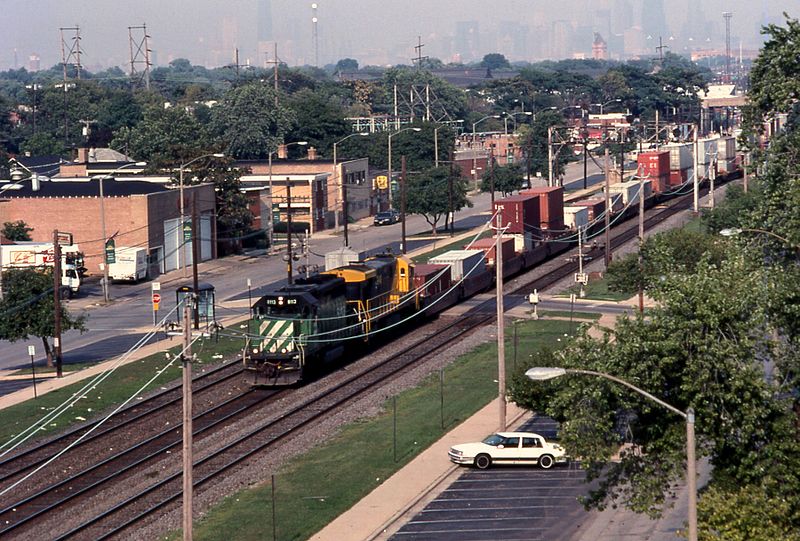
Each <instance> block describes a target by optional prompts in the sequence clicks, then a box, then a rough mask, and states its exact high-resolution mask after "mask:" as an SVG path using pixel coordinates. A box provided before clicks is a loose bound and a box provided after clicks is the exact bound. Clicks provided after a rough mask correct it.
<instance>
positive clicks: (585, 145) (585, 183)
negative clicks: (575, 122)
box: [529, 134, 589, 190]
mask: <svg viewBox="0 0 800 541" xmlns="http://www.w3.org/2000/svg"><path fill="white" fill-rule="evenodd" d="M588 172H589V138H588V137H587V134H584V136H583V189H584V190H585V189H586V188H588V187H589V182H588V176H589V175H588ZM529 186H530V184H529Z"/></svg>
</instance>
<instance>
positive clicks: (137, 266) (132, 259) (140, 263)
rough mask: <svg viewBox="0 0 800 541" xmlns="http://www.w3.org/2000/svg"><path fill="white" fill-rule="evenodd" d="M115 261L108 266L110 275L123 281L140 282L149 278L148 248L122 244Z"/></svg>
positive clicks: (112, 278)
mask: <svg viewBox="0 0 800 541" xmlns="http://www.w3.org/2000/svg"><path fill="white" fill-rule="evenodd" d="M114 252H115V259H116V260H115V261H114V263H111V264H110V265H109V266H108V277H109V279H111V280H118V281H121V282H123V281H124V282H138V281H139V280H144V279H145V278H147V270H148V269H147V250H146V249H145V248H127V247H125V246H120V247H119V248H117V249H116V250H115V251H114Z"/></svg>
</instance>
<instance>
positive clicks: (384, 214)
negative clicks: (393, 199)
mask: <svg viewBox="0 0 800 541" xmlns="http://www.w3.org/2000/svg"><path fill="white" fill-rule="evenodd" d="M391 217H392V213H391V212H389V211H385V212H379V213H378V218H391Z"/></svg>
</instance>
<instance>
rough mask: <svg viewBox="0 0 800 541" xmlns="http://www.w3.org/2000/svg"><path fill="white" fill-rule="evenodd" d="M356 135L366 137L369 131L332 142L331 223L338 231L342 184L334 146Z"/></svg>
mask: <svg viewBox="0 0 800 541" xmlns="http://www.w3.org/2000/svg"><path fill="white" fill-rule="evenodd" d="M356 135H358V136H359V137H366V136H368V135H369V133H368V132H365V131H362V132H356V133H351V134H350V135H348V136H346V137H344V138H343V139H339V140H338V141H336V142H335V143H333V186H334V188H336V201H335V202H334V205H333V224H334V228H335V229H336V231H337V232H338V231H339V201H343V194H344V192H343V191H342V184H341V182H340V180H341V179H340V178H339V169H338V167H337V158H338V154H337V153H336V148H337V147H338V146H339V143H344V142H345V141H347V140H348V139H350V138H351V137H355V136H356ZM344 206H345V205H344V204H342V210H343V211H344V212H345V213H346V212H347V210H346V209H345V208H344ZM342 220H344V221H345V222H346V221H347V215H346V214H345V215H344V216H342ZM345 246H347V240H345Z"/></svg>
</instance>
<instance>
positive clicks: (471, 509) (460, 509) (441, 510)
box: [420, 505, 563, 514]
mask: <svg viewBox="0 0 800 541" xmlns="http://www.w3.org/2000/svg"><path fill="white" fill-rule="evenodd" d="M525 509H563V507H562V506H561V505H522V506H515V507H452V508H451V507H448V508H437V509H427V508H426V509H423V510H422V511H421V512H420V513H422V514H424V513H450V512H453V513H455V512H463V511H469V512H470V513H474V512H475V511H521V510H525Z"/></svg>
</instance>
